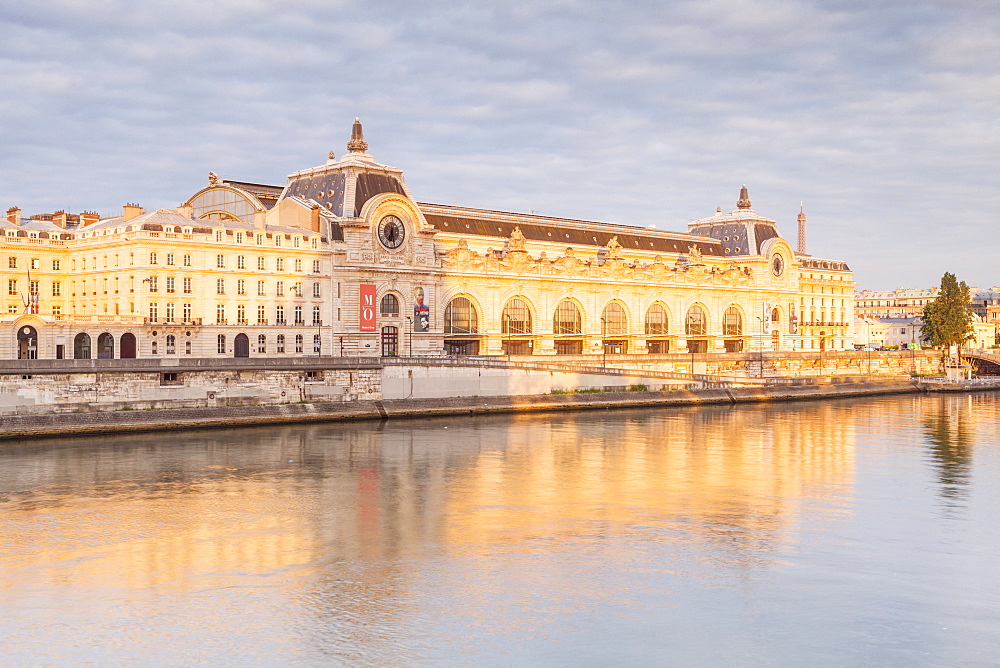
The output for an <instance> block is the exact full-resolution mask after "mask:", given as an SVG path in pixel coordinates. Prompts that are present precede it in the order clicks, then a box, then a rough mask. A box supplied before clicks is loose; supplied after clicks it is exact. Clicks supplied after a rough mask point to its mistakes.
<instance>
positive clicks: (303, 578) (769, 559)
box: [0, 396, 997, 663]
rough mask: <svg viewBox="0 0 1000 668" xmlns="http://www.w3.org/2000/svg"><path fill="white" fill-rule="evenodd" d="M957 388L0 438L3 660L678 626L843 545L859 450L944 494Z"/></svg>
mask: <svg viewBox="0 0 1000 668" xmlns="http://www.w3.org/2000/svg"><path fill="white" fill-rule="evenodd" d="M957 399H963V398H962V397H950V396H946V397H901V398H886V399H882V400H877V401H871V400H853V401H837V402H823V403H802V404H788V405H781V406H768V405H760V406H743V407H728V406H726V407H708V408H691V409H680V410H637V411H625V412H616V413H581V414H573V415H551V416H539V415H532V416H512V417H485V418H475V419H471V418H470V419H449V420H426V421H419V422H397V421H390V422H387V423H357V424H343V425H311V426H303V427H283V428H267V429H241V430H231V431H209V432H199V433H185V434H183V435H180V436H168V437H163V436H158V435H144V436H129V437H117V438H107V439H102V440H92V439H73V440H52V441H45V442H32V443H24V444H21V445H16V444H9V445H7V446H6V447H5V450H4V451H3V453H2V455H0V464H2V467H0V560H2V566H3V568H2V569H0V589H2V590H3V593H4V600H5V603H6V605H7V607H8V609H9V610H10V612H9V614H8V618H7V628H8V630H10V631H11V633H12V636H11V637H13V638H23V641H17V640H15V641H12V643H11V644H10V645H9V646H8V648H7V649H10V648H13V650H15V652H14V654H13V655H12V656H14V657H15V659H16V658H17V657H20V658H21V659H23V660H24V661H25V662H32V661H33V662H42V663H44V662H47V661H49V662H52V661H55V662H59V661H71V660H73V659H74V657H75V656H76V655H75V654H74V651H76V650H74V648H79V647H91V644H89V641H88V638H91V637H93V636H94V635H95V634H98V635H100V634H108V635H113V636H115V637H127V638H128V639H127V640H119V641H117V644H116V645H115V647H118V648H119V650H120V648H121V647H123V646H124V647H128V648H129V651H131V652H134V653H135V654H134V655H135V656H138V657H142V659H144V660H146V661H154V662H155V661H157V660H160V661H164V660H168V661H172V662H174V661H177V662H186V661H189V660H190V661H194V660H205V659H206V657H207V658H208V659H209V660H211V659H212V658H213V657H214V658H221V657H225V658H227V660H235V659H234V657H237V658H242V659H245V660H249V661H258V662H259V661H264V660H268V659H271V658H274V657H281V658H280V660H283V661H288V662H293V663H294V662H304V663H315V662H317V661H328V660H334V661H338V662H343V663H399V662H406V663H412V662H420V661H431V662H434V661H442V660H443V661H445V662H454V661H455V660H458V661H463V660H466V658H467V657H479V659H480V660H484V659H485V660H492V659H493V658H496V657H498V656H505V657H507V659H510V660H513V659H515V658H521V659H531V658H535V659H536V660H538V659H539V656H538V655H529V656H520V657H518V655H516V654H510V652H512V651H513V650H512V649H511V648H512V647H513V644H512V641H513V640H514V639H517V640H518V642H519V643H529V644H530V643H532V642H534V643H540V645H537V646H536V647H540V646H547V645H546V643H549V642H551V639H552V638H556V637H564V636H565V634H567V633H570V634H571V633H574V632H575V631H573V629H579V628H591V629H596V628H601V629H604V628H606V627H607V625H608V624H609V623H611V624H612V626H614V623H612V622H609V615H611V617H612V618H616V619H618V618H620V619H632V623H633V624H634V623H635V618H634V616H633V614H632V612H631V611H634V610H645V611H646V613H648V614H651V615H652V617H651V619H653V620H655V619H660V620H662V623H666V620H669V621H670V623H672V624H674V625H675V626H677V625H680V626H681V627H683V628H685V629H686V630H687V631H692V629H690V628H688V627H686V626H684V625H686V624H695V620H697V619H699V618H700V617H699V615H701V616H702V617H703V616H704V615H705V614H707V610H709V609H705V611H702V612H700V613H699V612H698V611H699V610H702V608H699V607H698V606H702V605H705V603H704V601H705V600H706V596H707V597H708V599H707V600H715V599H718V598H719V597H720V596H721V594H720V593H719V592H729V593H728V594H726V595H725V596H722V599H725V600H726V601H728V603H726V605H727V606H728V605H734V604H737V603H739V602H740V600H742V603H743V604H746V603H747V599H741V597H746V596H760V595H761V592H763V591H767V590H768V588H769V587H771V586H773V581H774V579H775V578H779V577H786V576H787V573H788V572H789V568H790V564H792V563H798V562H799V560H802V559H804V558H805V557H804V556H803V555H807V554H809V553H810V551H814V550H816V549H817V547H816V546H818V545H820V546H825V545H827V542H826V541H827V540H829V538H827V537H826V536H832V535H841V534H843V535H849V533H848V532H850V531H851V530H852V529H851V527H852V526H853V523H854V522H855V521H856V516H857V513H858V504H859V503H860V502H865V503H871V498H872V497H871V494H870V493H869V492H860V491H859V489H858V478H859V472H858V468H859V464H858V462H859V456H860V455H859V448H861V447H862V446H861V445H860V444H859V439H863V444H864V454H865V457H867V458H868V462H869V463H868V465H867V473H866V475H868V476H871V475H872V474H873V473H874V474H875V475H876V476H877V479H878V484H877V485H874V486H873V488H874V489H878V490H879V493H880V494H881V493H882V492H883V490H882V487H884V486H886V485H888V484H893V482H892V481H893V480H894V479H895V477H898V476H895V473H896V471H897V470H898V468H899V466H900V463H901V462H905V459H904V457H905V452H906V451H905V450H901V451H897V450H895V449H894V448H895V447H896V445H897V443H899V442H903V443H908V442H910V440H912V441H913V442H914V443H924V442H926V444H927V448H928V450H929V452H930V453H931V462H932V463H933V465H934V467H935V471H936V476H937V480H938V481H939V487H940V490H941V495H942V496H943V497H946V498H947V499H949V500H952V501H955V500H959V499H965V500H964V501H963V502H965V503H967V502H968V500H967V499H966V498H965V497H966V496H967V494H968V491H967V490H968V487H969V485H970V484H971V470H972V466H973V458H972V453H973V451H974V450H975V449H976V443H977V441H976V437H977V430H978V431H983V430H985V431H987V432H990V433H995V431H996V429H997V427H996V424H995V423H994V422H990V421H989V419H988V418H984V416H992V417H993V418H995V417H997V402H996V401H995V399H994V400H992V403H991V402H990V400H989V399H981V400H977V401H979V402H980V403H971V404H970V403H968V402H965V403H963V402H962V401H956V400H957ZM914 416H917V418H916V419H914ZM921 426H922V428H923V432H922V435H921ZM991 430H992V432H991ZM890 436H891V437H892V438H895V439H897V440H896V441H893V440H891V439H890V438H889V437H890ZM900 439H901V440H900ZM874 443H877V444H878V447H877V448H875V449H873V445H872V444H874ZM879 448H881V450H880V449H879ZM901 453H903V454H901ZM986 459H987V460H989V461H994V460H995V456H993V457H987V458H986ZM884 472H886V473H884ZM917 483H919V481H917ZM917 487H919V485H917ZM904 496H905V495H904ZM859 497H860V499H861V500H860V501H859ZM879 498H882V497H879ZM885 498H892V496H891V495H887V496H886V497H885ZM872 512H873V513H874V514H875V515H876V516H878V515H879V514H880V512H881V511H872ZM843 541H844V544H847V545H851V544H854V542H856V541H857V539H855V538H846V539H843ZM823 549H827V548H825V547H824V548H823ZM836 561H837V560H833V561H832V562H831V563H836ZM823 564H824V565H823V568H824V569H825V568H830V566H829V565H827V564H826V562H823ZM847 575H849V573H847V574H845V575H838V576H837V577H846V576H847ZM828 577H830V576H829V575H828ZM810 586H811V587H816V588H817V589H816V591H815V592H813V594H811V596H820V597H822V596H824V595H825V594H829V593H830V592H824V591H823V590H822V588H821V587H820V585H818V584H815V583H810ZM831 591H835V590H831ZM708 592H714V593H713V594H711V595H709V594H708ZM651 601H652V602H653V603H651ZM649 605H653V608H654V609H655V612H652V611H650V610H649V609H648V606H649ZM719 605H722V603H721V599H720V603H719ZM754 605H756V604H754ZM726 609H727V610H728V608H726ZM39 610H43V611H44V612H43V613H42V614H39V613H38V611H39ZM710 610H712V615H713V619H716V621H715V622H713V623H715V624H718V623H720V622H718V621H717V620H718V617H717V616H718V614H720V609H719V608H714V607H713V608H710ZM611 611H615V612H614V613H613V614H612V612H611ZM165 620H169V621H165ZM689 620H690V621H689ZM703 621H704V619H703ZM622 623H624V622H622ZM729 623H735V622H732V621H730V622H729ZM139 628H141V629H142V635H141V638H142V639H140V637H139V635H136V633H137V629H139ZM615 628H617V627H615ZM705 628H708V627H707V626H706V627H705ZM209 629H210V631H209ZM40 635H42V636H46V637H54V638H58V639H59V640H57V641H56V642H54V643H53V644H52V645H51V646H50V647H49V648H48V649H46V650H44V651H45V652H51V653H49V654H44V653H43V654H38V652H39V651H42V650H40V649H39V648H38V647H37V645H34V644H32V643H30V642H29V640H28V639H29V638H32V637H39V636H40ZM696 635H697V634H696ZM710 635H711V634H709V635H706V636H705V643H707V644H706V645H705V646H706V647H709V646H711V641H710V638H709V636H710ZM133 636H134V637H133ZM756 637H757V636H753V638H756ZM651 638H652V639H650V638H647V639H646V641H647V642H651V643H653V646H657V645H656V640H655V638H656V635H655V633H654V635H653V636H651ZM750 638H751V637H750V636H748V637H747V638H744V639H743V640H742V641H739V642H742V643H744V645H745V644H746V643H750V644H753V643H755V642H758V640H752V639H750ZM178 640H179V641H181V644H182V649H178V648H177V647H176V645H177V642H175V641H178ZM733 642H736V643H737V644H738V642H737V641H736V640H734V641H733ZM166 647H170V648H171V650H170V651H169V652H168V651H166V649H165V648H166ZM587 647H588V648H589V651H587V652H586V653H585V654H584V655H583V656H586V657H594V656H595V654H594V652H598V653H599V652H600V651H603V650H602V649H601V648H598V647H593V646H587ZM663 649H664V648H663V647H659V650H660V651H663ZM94 651H96V650H94ZM632 651H635V652H639V650H638V649H635V650H632ZM17 652H21V654H18V653H17ZM206 652H207V653H206ZM491 652H501V654H493V653H491ZM504 652H506V654H504ZM8 655H10V654H9V653H8ZM87 656H88V660H93V661H98V660H115V659H120V658H122V656H123V655H122V654H121V653H120V651H116V650H115V649H114V647H109V648H108V649H107V653H105V654H101V653H99V652H98V653H97V654H94V653H89V654H88V655H87ZM555 656H558V657H560V658H561V659H562V660H564V662H565V661H566V660H569V659H570V658H577V659H579V658H581V656H576V657H573V655H572V653H569V654H558V655H555ZM555 656H554V657H550V658H555ZM631 656H632V658H633V659H635V660H637V661H640V660H644V659H650V658H653V657H656V656H662V654H656V653H655V652H654V653H653V654H651V655H648V656H646V655H642V654H641V652H639V653H638V654H632V655H631ZM776 656H777V655H776ZM606 658H607V660H608V661H610V662H614V660H615V659H617V658H620V657H617V656H616V655H613V654H612V655H608V656H607V657H606ZM678 658H680V657H678ZM687 658H691V657H687ZM730 658H735V656H734V657H730ZM496 660H502V659H496Z"/></svg>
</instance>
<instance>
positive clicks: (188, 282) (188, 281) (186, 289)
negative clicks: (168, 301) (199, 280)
mask: <svg viewBox="0 0 1000 668" xmlns="http://www.w3.org/2000/svg"><path fill="white" fill-rule="evenodd" d="M184 294H186V295H189V294H191V279H190V278H185V279H184Z"/></svg>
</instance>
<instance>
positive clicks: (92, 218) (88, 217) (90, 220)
mask: <svg viewBox="0 0 1000 668" xmlns="http://www.w3.org/2000/svg"><path fill="white" fill-rule="evenodd" d="M100 219H101V217H100V216H99V215H97V212H96V211H84V212H83V213H81V214H80V227H87V225H93V224H94V223H96V222H97V221H99V220H100Z"/></svg>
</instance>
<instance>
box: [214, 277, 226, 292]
mask: <svg viewBox="0 0 1000 668" xmlns="http://www.w3.org/2000/svg"><path fill="white" fill-rule="evenodd" d="M215 294H217V295H224V294H226V279H224V278H220V279H218V280H216V281H215Z"/></svg>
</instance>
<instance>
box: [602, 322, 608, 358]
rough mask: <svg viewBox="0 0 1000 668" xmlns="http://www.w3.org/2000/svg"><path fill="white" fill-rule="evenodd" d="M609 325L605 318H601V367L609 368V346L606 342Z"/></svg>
mask: <svg viewBox="0 0 1000 668" xmlns="http://www.w3.org/2000/svg"><path fill="white" fill-rule="evenodd" d="M607 325H608V321H607V320H605V319H604V318H601V366H602V367H606V366H608V344H607V342H606V341H605V340H604V337H605V336H607Z"/></svg>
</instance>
